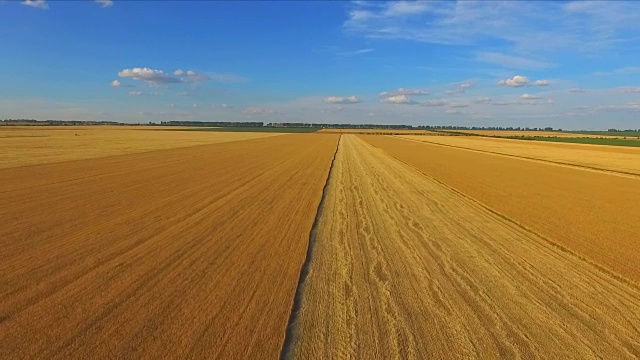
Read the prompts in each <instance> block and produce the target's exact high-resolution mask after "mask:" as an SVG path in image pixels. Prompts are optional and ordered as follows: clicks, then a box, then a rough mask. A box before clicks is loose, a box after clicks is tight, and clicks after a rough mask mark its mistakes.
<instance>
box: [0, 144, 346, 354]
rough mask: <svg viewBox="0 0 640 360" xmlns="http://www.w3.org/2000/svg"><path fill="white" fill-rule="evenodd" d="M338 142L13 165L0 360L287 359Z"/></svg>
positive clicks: (0, 232) (4, 231) (8, 179)
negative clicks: (295, 306)
mask: <svg viewBox="0 0 640 360" xmlns="http://www.w3.org/2000/svg"><path fill="white" fill-rule="evenodd" d="M189 134H192V132H189ZM226 135H227V134H222V136H226ZM337 140H338V136H337V135H285V136H278V137H268V138H260V139H253V140H244V141H235V142H227V143H221V144H213V145H201V146H194V147H188V148H179V149H171V150H162V151H153V152H145V153H137V154H128V155H121V156H110V157H103V158H99V159H88V160H79V161H66V162H61V163H52V164H43V165H36V166H23V167H14V168H6V169H1V170H0V218H1V219H2V226H0V248H1V249H2V258H3V259H2V262H0V273H1V274H2V277H1V279H0V334H1V338H2V341H1V343H2V344H1V347H2V350H1V355H2V356H0V357H1V358H3V359H70V358H74V359H91V358H95V359H98V358H100V359H106V358H153V359H158V358H165V359H166V358H195V359H204V358H227V359H240V358H246V359H256V358H274V357H277V356H278V354H279V351H280V346H281V343H282V341H283V338H284V333H285V329H286V326H287V320H288V318H289V313H290V309H291V304H292V301H293V296H294V293H295V290H296V283H297V280H298V275H299V272H300V267H301V264H302V262H303V260H304V256H305V252H306V248H307V240H308V234H309V230H310V228H311V226H312V223H313V221H314V217H315V214H316V209H317V206H318V203H319V202H320V198H321V195H322V188H323V186H324V183H325V179H326V177H327V172H328V171H329V166H330V163H331V160H332V158H333V155H334V152H335V149H336V144H337Z"/></svg>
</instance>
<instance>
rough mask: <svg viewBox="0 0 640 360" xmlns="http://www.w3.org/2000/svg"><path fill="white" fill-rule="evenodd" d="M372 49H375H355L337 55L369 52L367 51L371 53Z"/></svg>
mask: <svg viewBox="0 0 640 360" xmlns="http://www.w3.org/2000/svg"><path fill="white" fill-rule="evenodd" d="M372 51H373V49H358V50H353V51H343V52H339V53H337V54H336V55H339V56H354V55H362V54H367V53H370V52H372Z"/></svg>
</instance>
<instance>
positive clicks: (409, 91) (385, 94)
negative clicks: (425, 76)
mask: <svg viewBox="0 0 640 360" xmlns="http://www.w3.org/2000/svg"><path fill="white" fill-rule="evenodd" d="M398 95H418V96H420V95H429V93H428V92H427V91H426V90H421V89H403V88H400V89H398V90H393V91H385V92H381V93H380V97H381V98H388V97H391V96H398Z"/></svg>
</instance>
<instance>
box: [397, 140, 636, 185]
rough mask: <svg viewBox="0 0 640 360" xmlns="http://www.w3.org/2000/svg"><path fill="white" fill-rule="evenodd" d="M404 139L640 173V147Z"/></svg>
mask: <svg viewBox="0 0 640 360" xmlns="http://www.w3.org/2000/svg"><path fill="white" fill-rule="evenodd" d="M399 137H401V138H405V139H410V140H416V141H423V142H428V143H432V144H441V145H447V146H453V147H458V148H463V149H469V150H478V151H484V152H490V153H494V154H503V155H509V156H516V157H521V158H525V159H537V160H544V161H549V162H553V163H558V164H568V165H576V166H580V167H586V168H594V169H601V170H607V171H614V172H620V173H625V174H633V175H638V176H640V148H631V147H612V146H598V145H581V144H562V143H546V142H528V141H527V142H524V141H521V140H512V139H497V138H485V137H469V136H438V137H434V136H405V135H402V136H399Z"/></svg>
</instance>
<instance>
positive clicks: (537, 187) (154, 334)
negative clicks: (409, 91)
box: [0, 127, 640, 360]
mask: <svg viewBox="0 0 640 360" xmlns="http://www.w3.org/2000/svg"><path fill="white" fill-rule="evenodd" d="M7 128H8V127H7ZM355 130H356V131H357V130H358V129H355ZM76 133H78V136H76V135H75V134H76ZM7 134H11V135H7ZM276 135H278V136H276ZM3 136H4V137H3ZM0 148H2V150H3V151H4V152H3V154H4V155H6V156H4V157H2V158H0V219H2V226H0V249H2V254H3V260H2V262H0V274H2V276H1V277H0V338H1V339H2V341H1V342H0V358H2V359H104V358H152V359H156V358H168V359H204V358H219V359H234V360H235V359H277V358H281V359H431V358H479V359H491V358H526V359H528V358H580V359H587V358H607V359H610V358H615V359H626V358H630V359H631V358H637V357H639V356H640V341H639V340H638V339H640V327H639V326H638V324H640V267H638V265H637V264H640V251H638V249H640V237H638V234H640V221H638V214H640V186H638V185H639V184H640V178H639V176H640V168H639V167H638V163H640V161H638V160H639V157H638V156H639V155H640V154H639V153H638V151H637V149H632V148H621V147H607V146H595V145H574V144H555V143H553V144H551V143H549V144H547V143H529V142H521V141H515V140H506V139H489V138H472V137H463V136H450V137H447V136H428V135H426V136H425V135H420V136H412V135H411V134H409V133H403V134H402V135H395V136H389V135H383V134H380V133H369V134H350V133H348V132H341V133H339V134H332V133H326V132H324V131H320V132H318V133H308V134H279V133H277V134H274V133H244V132H242V133H232V132H199V131H164V130H157V129H155V128H145V127H122V128H117V127H104V128H98V127H78V128H77V129H76V128H70V127H60V128H54V127H50V128H45V127H43V128H38V129H36V128H24V129H20V128H18V127H12V129H11V130H6V131H5V130H4V129H0Z"/></svg>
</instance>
